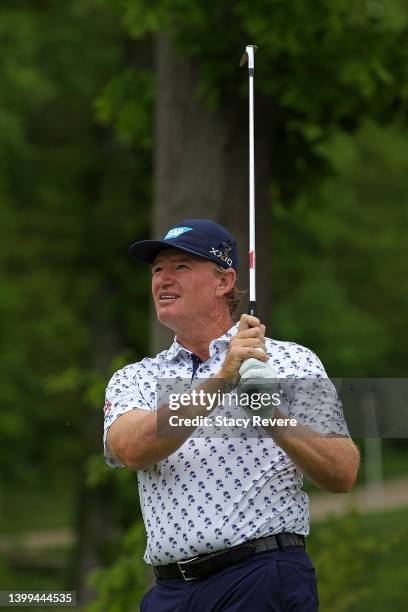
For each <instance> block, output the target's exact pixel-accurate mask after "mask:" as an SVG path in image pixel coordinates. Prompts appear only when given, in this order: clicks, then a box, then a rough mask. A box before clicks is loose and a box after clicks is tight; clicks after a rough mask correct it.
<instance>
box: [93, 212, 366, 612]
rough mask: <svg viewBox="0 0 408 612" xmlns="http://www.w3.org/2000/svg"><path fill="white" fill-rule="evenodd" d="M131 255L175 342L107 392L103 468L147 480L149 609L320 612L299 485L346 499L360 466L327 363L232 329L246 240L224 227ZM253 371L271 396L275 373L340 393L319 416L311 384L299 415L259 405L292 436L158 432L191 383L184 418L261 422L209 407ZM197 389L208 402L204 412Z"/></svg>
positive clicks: (246, 326) (171, 235)
mask: <svg viewBox="0 0 408 612" xmlns="http://www.w3.org/2000/svg"><path fill="white" fill-rule="evenodd" d="M130 251H131V253H132V254H133V255H134V256H136V257H138V258H139V259H142V260H143V261H146V262H149V263H150V264H151V266H152V294H153V299H154V303H155V307H156V312H157V317H158V320H159V321H160V322H161V323H162V324H163V325H165V326H167V327H169V328H170V329H172V330H173V331H174V333H175V339H174V342H173V344H172V345H171V347H170V348H169V350H166V351H163V352H161V353H159V354H158V355H156V357H154V358H148V357H146V358H145V359H143V360H142V361H140V362H139V363H136V364H131V365H128V366H126V367H125V368H123V369H122V370H120V371H118V372H116V374H114V376H113V377H112V379H111V381H110V383H109V385H108V387H107V390H106V404H105V436H104V444H105V456H106V460H107V462H108V464H109V465H111V466H114V467H119V466H127V467H128V468H130V469H133V470H138V480H139V492H140V501H141V507H142V512H143V517H144V522H145V527H146V534H147V547H146V553H145V556H144V559H145V561H146V562H147V563H149V564H152V565H153V566H154V571H155V575H156V578H157V580H156V585H155V586H154V587H153V588H152V589H151V590H150V591H149V592H148V593H147V594H146V595H145V597H144V598H143V600H142V603H141V610H142V612H147V611H148V612H153V611H154V612H167V611H169V612H170V611H176V610H177V611H179V612H187V611H190V610H196V611H197V612H198V611H200V612H210V611H212V610H214V611H215V610H217V611H218V610H219V611H221V610H228V611H234V612H240V611H245V612H247V611H248V610H256V611H257V612H263V611H265V612H266V611H276V612H277V611H283V610H289V609H290V610H292V609H293V610H301V611H302V612H307V611H312V610H313V611H314V610H317V609H318V599H317V590H316V579H315V574H314V568H313V565H312V564H311V562H310V560H309V558H308V556H307V555H306V553H305V550H304V536H306V535H307V534H308V533H309V511H308V498H307V495H306V494H305V493H304V492H303V491H302V490H301V487H302V482H303V480H302V474H305V475H306V476H307V477H308V478H309V479H310V480H312V481H313V482H314V483H316V484H317V485H318V486H320V487H321V488H323V489H326V490H328V491H333V492H346V491H349V490H350V489H351V487H352V486H353V484H354V481H355V478H356V475H357V471H358V464H359V455H358V451H357V449H356V447H355V446H354V444H353V442H352V441H351V440H350V438H349V436H348V430H347V426H346V424H345V422H344V419H343V414H342V409H341V406H340V405H339V402H338V400H337V399H336V397H334V396H335V392H334V396H333V397H330V394H331V392H332V390H333V387H332V385H331V383H330V381H328V379H327V376H326V374H325V371H324V369H323V366H322V364H321V363H320V361H319V359H318V358H317V357H316V356H315V355H314V353H312V352H311V351H310V350H309V349H307V348H304V347H301V346H299V345H297V344H295V343H292V342H280V341H273V340H271V339H269V338H266V337H265V326H264V325H262V323H261V322H260V321H259V319H257V318H256V317H252V316H249V315H242V317H241V319H240V321H239V324H238V323H236V324H234V320H233V318H232V314H233V310H234V308H235V306H236V302H237V299H236V297H237V290H236V287H235V283H236V274H237V265H238V264H237V253H236V242H235V239H234V238H233V236H232V235H231V234H230V233H229V232H228V231H227V230H226V229H225V228H224V227H222V226H220V225H218V224H216V223H214V222H212V221H207V220H204V219H187V220H185V221H182V222H181V223H179V224H178V225H176V226H174V227H173V228H171V229H170V230H169V231H168V232H167V234H166V235H165V236H164V238H163V240H158V241H142V242H138V243H135V244H134V245H132V247H131V249H130ZM253 360H256V361H253ZM251 363H252V366H251V368H250V369H251V371H252V370H253V369H254V368H253V365H254V363H255V365H258V368H255V369H256V370H257V372H259V375H258V376H257V378H258V381H255V383H256V384H255V388H256V386H257V384H258V383H259V386H260V387H262V380H263V379H262V377H264V380H266V387H265V388H268V385H269V390H270V379H271V378H273V377H274V376H275V374H274V373H273V372H274V370H275V371H277V373H278V376H279V378H285V379H288V380H293V381H295V382H296V381H299V379H300V380H302V381H303V380H305V379H306V378H308V379H313V380H314V381H316V380H322V381H326V382H328V384H329V385H330V388H329V391H327V387H326V388H325V390H323V392H322V394H321V395H320V399H321V401H320V399H319V402H318V404H319V405H318V406H317V410H316V409H315V408H316V407H312V408H310V409H309V407H308V401H309V400H310V397H314V396H315V390H314V386H313V389H312V393H309V392H308V390H307V388H306V387H307V385H304V384H303V383H302V384H301V385H300V384H298V385H297V387H296V389H295V391H294V394H293V396H292V397H291V399H290V401H289V400H288V405H282V406H279V408H278V409H275V407H271V406H269V407H268V406H266V408H262V414H263V415H265V414H266V415H269V416H270V415H274V416H280V417H283V416H285V415H289V416H293V415H295V416H297V417H299V422H298V423H297V425H296V427H294V428H292V429H291V428H290V427H289V425H287V424H285V425H284V426H281V427H277V426H275V425H272V424H267V425H266V426H265V427H263V428H262V427H261V428H258V429H256V428H255V429H253V428H251V427H249V428H247V429H242V430H241V433H240V435H239V436H238V435H236V434H234V435H235V436H236V437H232V434H231V437H229V436H228V434H226V435H225V434H224V435H222V436H219V435H218V436H217V435H216V436H214V437H209V436H207V435H203V431H204V429H203V428H202V427H199V428H198V429H197V426H195V425H194V423H193V422H192V421H190V423H189V422H188V421H185V423H186V426H185V427H179V428H177V429H176V432H175V433H174V432H173V434H172V435H167V436H163V435H160V431H158V429H160V427H161V425H163V424H167V425H168V424H169V421H170V418H171V417H172V416H174V415H175V412H173V411H172V410H171V409H170V407H169V404H168V402H167V403H166V402H164V403H161V402H160V401H157V399H156V398H157V397H160V393H157V391H158V389H159V390H160V389H163V387H166V383H167V382H168V381H169V380H173V381H175V380H177V381H178V382H180V381H184V382H186V381H187V382H186V384H185V386H187V387H188V388H189V389H190V392H189V394H187V397H184V401H183V405H180V406H179V408H178V410H177V417H178V419H180V418H183V419H189V418H190V419H194V418H195V417H204V416H207V417H208V416H209V415H215V414H219V415H222V414H229V415H231V414H237V413H239V414H240V415H241V416H245V415H248V414H252V413H253V412H255V411H254V410H252V407H251V406H249V407H248V406H244V407H241V404H240V402H241V400H239V401H238V404H236V405H235V406H234V407H232V408H227V407H226V406H225V405H219V406H214V405H212V404H211V401H210V399H208V398H211V397H213V396H214V394H216V393H224V392H225V393H226V392H230V391H231V390H232V389H234V388H235V387H236V386H237V384H241V383H245V380H248V378H246V379H245V368H246V365H247V364H251ZM271 366H273V368H274V370H273V369H272V367H271ZM240 371H241V374H242V380H240ZM265 373H266V375H265ZM251 377H252V378H253V374H251V375H250V379H251V380H252V378H251ZM305 388H306V391H305ZM193 389H194V390H195V391H196V392H198V391H203V392H205V393H204V398H205V399H204V400H202V401H201V403H199V405H197V402H195V401H194V397H193ZM244 389H245V384H244ZM253 390H254V389H253V388H252V391H253ZM332 400H333V401H332ZM321 406H323V409H321ZM234 410H235V412H234ZM169 429H170V427H167V430H169ZM162 431H163V430H162ZM200 433H201V437H200Z"/></svg>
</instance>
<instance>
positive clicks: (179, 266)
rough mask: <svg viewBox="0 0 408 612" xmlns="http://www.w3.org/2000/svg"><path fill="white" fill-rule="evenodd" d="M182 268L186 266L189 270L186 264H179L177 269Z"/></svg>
mask: <svg viewBox="0 0 408 612" xmlns="http://www.w3.org/2000/svg"><path fill="white" fill-rule="evenodd" d="M180 268H186V269H187V270H188V266H187V265H186V264H178V265H177V270H179V269H180Z"/></svg>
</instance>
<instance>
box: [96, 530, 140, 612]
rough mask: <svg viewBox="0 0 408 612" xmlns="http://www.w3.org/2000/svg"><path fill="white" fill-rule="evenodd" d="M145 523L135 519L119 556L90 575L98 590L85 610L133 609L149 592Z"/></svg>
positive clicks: (129, 610)
mask: <svg viewBox="0 0 408 612" xmlns="http://www.w3.org/2000/svg"><path fill="white" fill-rule="evenodd" d="M144 548H145V535H144V526H143V523H140V522H139V523H136V524H135V525H134V526H133V527H132V528H131V529H129V531H128V532H127V533H126V535H125V536H124V538H123V541H122V544H121V548H120V550H118V555H117V560H116V561H115V562H114V563H113V564H112V565H111V566H110V567H107V568H103V569H99V570H96V571H94V572H92V573H91V574H90V575H89V585H90V586H91V587H93V588H94V589H95V591H96V593H97V595H96V598H95V600H94V601H92V602H91V603H90V604H89V605H88V606H86V608H85V610H86V612H125V611H126V612H132V611H133V610H134V611H136V610H139V603H140V600H141V599H142V597H143V595H144V594H145V592H146V587H147V576H146V565H145V563H144V561H143V560H142V557H143V554H144Z"/></svg>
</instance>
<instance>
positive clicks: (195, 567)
mask: <svg viewBox="0 0 408 612" xmlns="http://www.w3.org/2000/svg"><path fill="white" fill-rule="evenodd" d="M287 548H300V549H303V550H304V548H305V539H304V537H303V536H302V535H299V534H297V533H277V534H276V535H271V536H266V537H264V538H260V539H259V540H249V541H248V542H244V543H243V544H238V545H237V546H232V547H231V548H226V549H225V550H220V551H218V552H214V553H210V554H208V555H200V556H197V557H192V558H191V559H186V560H185V561H178V562H177V563H171V564H170V565H156V566H154V568H153V569H154V573H155V576H156V578H157V579H158V580H168V579H169V578H183V579H184V580H186V581H188V580H198V579H200V578H205V576H209V575H210V574H213V573H214V572H217V571H219V570H221V569H224V568H226V567H228V566H229V565H234V563H239V562H240V561H242V560H243V559H246V558H247V557H251V556H252V555H254V554H256V553H259V552H265V551H267V550H285V549H287Z"/></svg>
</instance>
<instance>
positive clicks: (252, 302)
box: [239, 45, 258, 316]
mask: <svg viewBox="0 0 408 612" xmlns="http://www.w3.org/2000/svg"><path fill="white" fill-rule="evenodd" d="M257 48H258V47H256V46H255V45H247V46H246V47H245V51H244V53H243V55H242V57H241V61H240V63H239V65H240V66H244V65H245V64H246V63H248V75H249V304H248V314H250V315H253V316H256V257H255V159H254V70H255V59H254V56H255V51H256V50H257Z"/></svg>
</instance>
